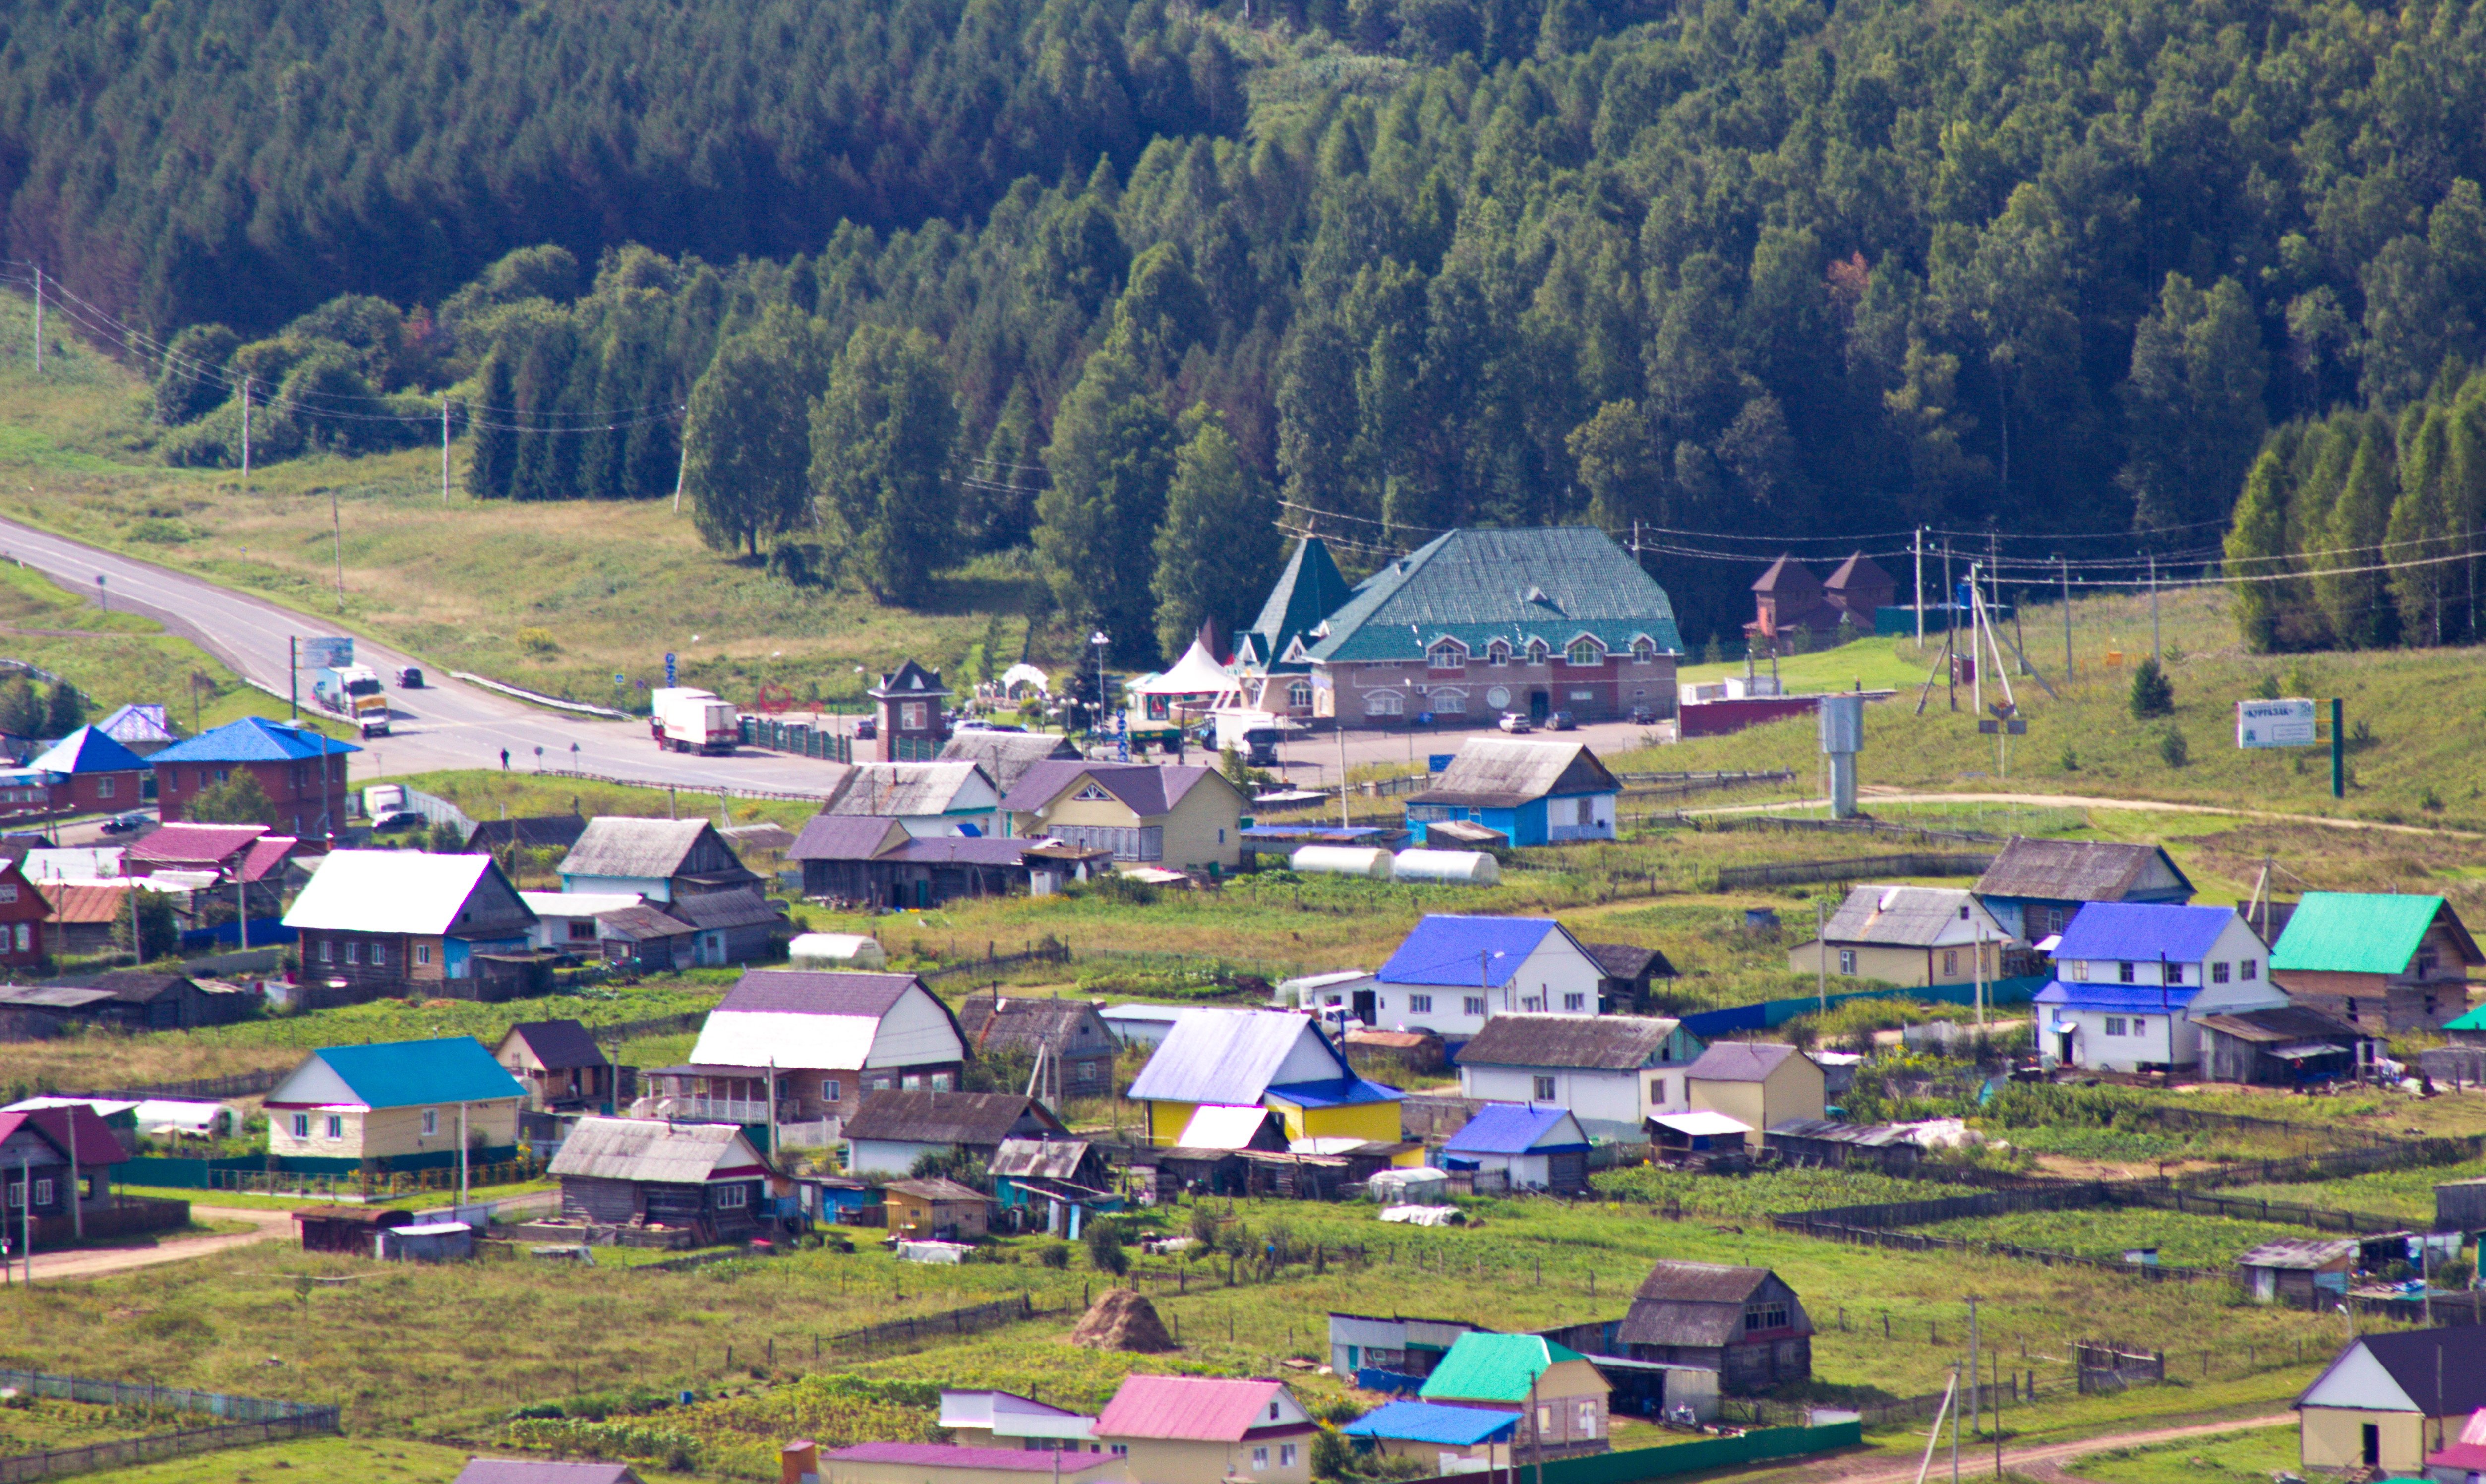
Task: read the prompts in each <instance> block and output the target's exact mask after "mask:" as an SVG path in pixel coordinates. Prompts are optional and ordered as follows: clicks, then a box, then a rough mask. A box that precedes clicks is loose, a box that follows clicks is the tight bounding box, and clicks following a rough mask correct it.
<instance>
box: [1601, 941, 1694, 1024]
mask: <svg viewBox="0 0 2486 1484" xmlns="http://www.w3.org/2000/svg"><path fill="white" fill-rule="evenodd" d="M1580 947H1582V948H1586V949H1588V956H1589V957H1590V958H1592V959H1594V960H1596V963H1597V967H1598V968H1599V969H1600V970H1602V971H1604V976H1603V977H1601V978H1600V979H1599V980H1598V981H1597V1001H1598V1003H1600V1004H1601V1005H1603V1006H1604V1009H1605V1013H1607V1014H1609V1015H1645V1014H1647V1013H1648V1010H1649V1003H1648V997H1649V990H1650V982H1651V981H1652V980H1655V979H1671V978H1673V977H1674V965H1673V963H1672V962H1671V961H1670V960H1669V959H1668V958H1667V956H1666V955H1665V954H1664V953H1662V952H1660V951H1659V950H1657V949H1656V948H1643V947H1641V946H1640V945H1639V944H1637V943H1584V944H1582V945H1580Z"/></svg>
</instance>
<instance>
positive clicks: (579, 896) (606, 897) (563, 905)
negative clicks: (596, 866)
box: [518, 892, 647, 918]
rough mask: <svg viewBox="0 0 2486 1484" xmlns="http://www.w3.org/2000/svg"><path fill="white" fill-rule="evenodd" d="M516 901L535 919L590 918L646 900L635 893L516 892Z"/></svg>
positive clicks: (633, 905)
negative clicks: (534, 916) (533, 915)
mask: <svg viewBox="0 0 2486 1484" xmlns="http://www.w3.org/2000/svg"><path fill="white" fill-rule="evenodd" d="M518 900H520V901H522V902H524V903H526V904H527V910H528V911H530V912H533V913H534V914H535V915H536V916H537V917H539V918H592V917H595V916H598V915H599V914H602V913H607V912H620V911H621V909H622V908H624V907H636V906H638V905H639V904H640V903H642V902H645V901H646V900H647V898H646V897H644V896H641V895H640V894H639V893H636V892H520V893H518Z"/></svg>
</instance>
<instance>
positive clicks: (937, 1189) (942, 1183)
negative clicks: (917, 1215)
mask: <svg viewBox="0 0 2486 1484" xmlns="http://www.w3.org/2000/svg"><path fill="white" fill-rule="evenodd" d="M882 1189H883V1190H886V1191H888V1192H890V1193H891V1194H893V1195H912V1196H914V1197H915V1198H916V1199H918V1200H933V1201H944V1202H946V1201H953V1200H990V1199H991V1198H992V1197H991V1196H989V1195H985V1194H984V1193H983V1192H981V1191H980V1190H978V1189H976V1188H975V1187H974V1186H972V1185H960V1184H959V1183H958V1182H957V1181H955V1180H952V1179H949V1178H947V1177H943V1176H931V1177H927V1178H925V1179H922V1180H892V1181H890V1182H889V1184H887V1185H886V1186H883V1187H882Z"/></svg>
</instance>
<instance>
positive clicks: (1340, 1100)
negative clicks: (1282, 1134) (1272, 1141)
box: [1264, 1077, 1406, 1108]
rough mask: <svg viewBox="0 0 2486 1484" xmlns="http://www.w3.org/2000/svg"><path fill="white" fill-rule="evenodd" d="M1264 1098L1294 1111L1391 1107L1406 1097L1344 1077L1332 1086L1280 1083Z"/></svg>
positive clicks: (1374, 1085) (1329, 1084) (1327, 1084)
mask: <svg viewBox="0 0 2486 1484" xmlns="http://www.w3.org/2000/svg"><path fill="white" fill-rule="evenodd" d="M1264 1096H1268V1097H1273V1098H1280V1099H1283V1100H1284V1101H1285V1102H1289V1103H1292V1104H1294V1105H1295V1106H1296V1107H1297V1108H1344V1107H1346V1106H1347V1105H1349V1104H1352V1103H1395V1102H1397V1101H1398V1100H1399V1099H1400V1098H1402V1097H1404V1096H1406V1094H1405V1093H1402V1092H1400V1091H1399V1090H1398V1089H1397V1088H1395V1087H1392V1086H1385V1085H1383V1084H1381V1083H1377V1082H1366V1081H1365V1080H1364V1079H1363V1078H1361V1077H1344V1078H1340V1079H1339V1080H1337V1081H1335V1082H1289V1083H1281V1084H1279V1085H1278V1086H1274V1087H1271V1088H1270V1089H1269V1090H1268V1091H1267V1092H1266V1093H1265V1094H1264Z"/></svg>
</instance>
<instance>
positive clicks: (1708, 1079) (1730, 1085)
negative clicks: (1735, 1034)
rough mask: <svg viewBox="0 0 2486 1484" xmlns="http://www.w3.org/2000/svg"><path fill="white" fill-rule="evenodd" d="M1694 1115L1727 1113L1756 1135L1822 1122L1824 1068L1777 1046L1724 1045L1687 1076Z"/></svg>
mask: <svg viewBox="0 0 2486 1484" xmlns="http://www.w3.org/2000/svg"><path fill="white" fill-rule="evenodd" d="M1684 1081H1685V1084H1686V1086H1688V1087H1689V1089H1690V1101H1691V1104H1692V1109H1693V1111H1694V1112H1696V1113H1697V1112H1700V1111H1702V1110H1704V1109H1705V1110H1707V1111H1709V1112H1712V1113H1725V1114H1726V1115H1727V1116H1728V1117H1730V1118H1733V1119H1735V1120H1736V1121H1738V1122H1740V1123H1742V1124H1744V1125H1746V1126H1747V1127H1748V1128H1751V1129H1753V1130H1754V1133H1753V1134H1751V1135H1750V1136H1749V1141H1750V1142H1751V1144H1752V1146H1753V1148H1754V1150H1756V1151H1757V1150H1758V1149H1759V1148H1760V1145H1761V1136H1760V1134H1759V1132H1758V1131H1759V1130H1761V1129H1766V1128H1770V1127H1773V1126H1775V1125H1777V1124H1781V1123H1784V1122H1785V1121H1787V1120H1788V1119H1789V1118H1818V1117H1821V1116H1822V1115H1823V1113H1824V1112H1825V1110H1826V1108H1827V1106H1828V1103H1827V1099H1828V1093H1827V1092H1826V1091H1825V1090H1824V1078H1823V1077H1822V1072H1821V1067H1820V1064H1819V1063H1817V1062H1815V1061H1814V1060H1813V1059H1812V1058H1810V1057H1808V1056H1806V1055H1805V1054H1804V1053H1803V1052H1801V1051H1799V1050H1797V1049H1796V1048H1795V1047H1793V1046H1788V1045H1785V1044H1782V1043H1781V1042H1777V1041H1720V1042H1719V1043H1717V1044H1716V1045H1714V1046H1712V1047H1710V1048H1709V1049H1708V1050H1707V1051H1704V1052H1702V1053H1701V1054H1700V1057H1699V1059H1698V1060H1696V1061H1694V1062H1693V1063H1692V1065H1691V1066H1690V1067H1689V1068H1687V1069H1686V1070H1685V1072H1684Z"/></svg>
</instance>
